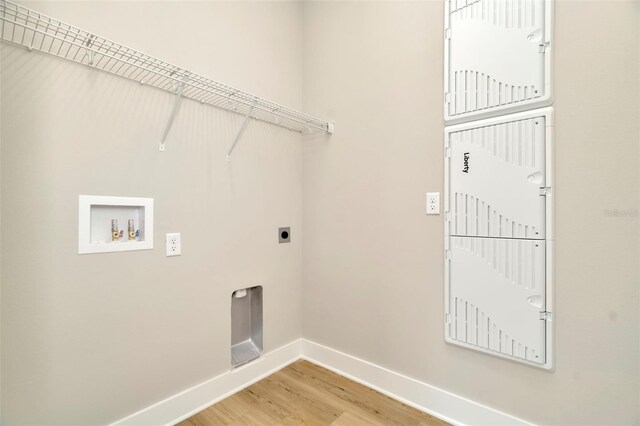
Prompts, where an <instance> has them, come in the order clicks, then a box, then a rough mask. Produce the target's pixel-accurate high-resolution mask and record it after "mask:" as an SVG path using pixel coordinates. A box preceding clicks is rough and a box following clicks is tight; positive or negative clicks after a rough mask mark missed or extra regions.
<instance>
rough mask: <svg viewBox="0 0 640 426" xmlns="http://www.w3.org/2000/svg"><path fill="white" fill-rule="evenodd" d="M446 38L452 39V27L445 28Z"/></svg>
mask: <svg viewBox="0 0 640 426" xmlns="http://www.w3.org/2000/svg"><path fill="white" fill-rule="evenodd" d="M444 39H445V40H451V28H445V29H444Z"/></svg>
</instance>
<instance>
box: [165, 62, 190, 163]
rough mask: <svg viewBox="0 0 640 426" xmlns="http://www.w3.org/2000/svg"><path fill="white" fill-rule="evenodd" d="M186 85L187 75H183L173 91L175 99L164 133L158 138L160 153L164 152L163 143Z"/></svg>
mask: <svg viewBox="0 0 640 426" xmlns="http://www.w3.org/2000/svg"><path fill="white" fill-rule="evenodd" d="M186 85H187V74H184V75H183V77H182V81H181V82H180V83H178V84H177V86H176V87H175V89H174V92H175V94H176V97H175V99H174V100H173V106H172V107H171V112H170V113H169V119H168V120H167V124H166V125H165V126H164V132H162V137H161V138H160V151H162V152H164V150H165V146H164V141H165V139H167V135H168V134H169V130H170V129H171V125H172V124H173V119H174V118H175V117H176V112H177V111H178V105H180V100H181V99H182V93H183V92H184V87H185V86H186Z"/></svg>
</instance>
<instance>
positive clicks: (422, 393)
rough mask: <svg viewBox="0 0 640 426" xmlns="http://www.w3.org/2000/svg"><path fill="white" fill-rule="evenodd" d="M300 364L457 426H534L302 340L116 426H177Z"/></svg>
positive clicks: (180, 394)
mask: <svg viewBox="0 0 640 426" xmlns="http://www.w3.org/2000/svg"><path fill="white" fill-rule="evenodd" d="M301 358H302V359H306V360H308V361H310V362H313V363H315V364H318V365H320V366H322V367H325V368H327V369H329V370H331V371H334V372H336V373H338V374H340V375H342V376H345V377H347V378H349V379H351V380H354V381H356V382H358V383H362V384H363V385H365V386H368V387H370V388H373V389H375V390H377V391H378V392H381V393H383V394H385V395H387V396H389V397H391V398H393V399H397V400H398V401H401V402H403V403H405V404H407V405H409V406H412V407H414V408H417V409H418V410H420V411H424V412H426V413H429V414H431V415H433V416H435V417H438V418H440V419H442V420H445V421H447V422H449V423H451V424H453V425H487V426H506V425H530V424H531V423H529V422H526V421H524V420H522V419H519V418H517V417H513V416H511V415H509V414H506V413H503V412H501V411H498V410H494V409H493V408H490V407H487V406H485V405H482V404H479V403H477V402H474V401H471V400H469V399H466V398H463V397H461V396H458V395H455V394H452V393H450V392H447V391H445V390H442V389H439V388H437V387H435V386H431V385H428V384H426V383H423V382H420V381H418V380H415V379H412V378H411V377H407V376H405V375H402V374H400V373H396V372H394V371H391V370H388V369H386V368H384V367H380V366H378V365H375V364H372V363H370V362H368V361H365V360H362V359H359V358H356V357H354V356H351V355H348V354H345V353H342V352H339V351H337V350H335V349H331V348H328V347H326V346H323V345H320V344H318V343H314V342H311V341H309V340H305V339H299V340H295V341H293V342H291V343H289V344H287V345H285V346H282V347H280V348H278V349H276V350H274V351H271V352H269V353H268V354H266V355H264V356H262V357H261V358H260V359H258V360H256V361H254V362H251V363H249V364H247V365H245V366H243V367H240V368H237V369H235V370H231V371H229V372H226V373H223V374H221V375H219V376H216V377H214V378H212V379H210V380H207V381H206V382H204V383H201V384H199V385H196V386H194V387H192V388H190V389H187V390H184V391H182V392H180V393H178V394H176V395H173V396H171V397H169V398H167V399H165V400H163V401H160V402H158V403H156V404H153V405H151V406H149V407H147V408H145V409H143V410H141V411H138V412H137V413H134V414H131V415H130V416H127V417H125V418H123V419H121V420H118V421H117V422H115V423H113V426H133V425H135V426H156V425H174V424H176V423H178V422H180V421H182V420H184V419H186V418H188V417H190V416H192V415H193V414H195V413H197V412H199V411H201V410H203V409H205V408H206V407H208V406H210V405H213V404H215V403H216V402H218V401H220V400H222V399H224V398H226V397H228V396H230V395H232V394H234V393H236V392H238V391H240V390H242V389H244V388H246V387H247V386H249V385H251V384H253V383H255V382H257V381H259V380H261V379H263V378H265V377H267V376H268V375H270V374H272V373H275V372H276V371H278V370H280V369H282V368H284V367H286V366H287V365H289V364H291V363H292V362H294V361H296V360H298V359H301Z"/></svg>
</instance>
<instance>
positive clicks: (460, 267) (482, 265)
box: [445, 108, 553, 368]
mask: <svg viewBox="0 0 640 426" xmlns="http://www.w3.org/2000/svg"><path fill="white" fill-rule="evenodd" d="M552 129H553V116H552V109H551V108H546V109H542V110H534V111H529V112H523V113H517V114H511V115H506V116H502V117H497V118H491V119H487V120H482V121H476V122H471V123H465V124H461V125H457V126H452V127H448V128H446V130H445V148H446V153H445V214H446V215H447V216H446V221H445V249H446V264H445V311H446V324H445V334H446V338H447V341H449V342H450V343H454V344H457V345H461V346H465V347H468V348H472V349H477V350H480V351H483V352H487V353H491V354H493V355H498V356H502V357H507V358H510V359H513V360H517V361H521V362H525V363H529V364H532V365H536V366H540V367H543V368H551V365H552V363H551V359H550V357H549V356H548V351H549V350H550V347H551V344H552V339H551V335H550V333H551V326H550V322H549V319H550V317H549V315H550V313H549V306H550V302H551V297H552V293H550V291H549V289H550V288H551V285H552V282H551V277H552V274H551V262H550V259H551V254H552V250H553V239H552V237H553V235H552V223H551V218H552V215H551V212H552V198H551V191H552V188H551V184H552V173H551V171H552V167H551V166H552V164H551V163H552V155H551V154H552V144H551V142H552V140H551V139H552Z"/></svg>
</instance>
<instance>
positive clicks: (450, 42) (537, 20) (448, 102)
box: [445, 0, 552, 122]
mask: <svg viewBox="0 0 640 426" xmlns="http://www.w3.org/2000/svg"><path fill="white" fill-rule="evenodd" d="M445 4H446V9H447V10H446V15H445V120H447V121H452V122H453V121H462V120H469V119H478V118H482V117H487V116H495V115H498V114H505V113H510V112H515V111H521V110H523V109H527V108H533V107H536V106H542V105H547V104H550V102H551V81H550V79H551V54H550V53H551V52H550V47H551V28H552V25H551V20H552V16H551V11H552V7H551V0H447V1H445Z"/></svg>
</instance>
